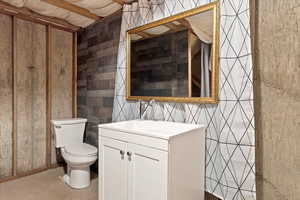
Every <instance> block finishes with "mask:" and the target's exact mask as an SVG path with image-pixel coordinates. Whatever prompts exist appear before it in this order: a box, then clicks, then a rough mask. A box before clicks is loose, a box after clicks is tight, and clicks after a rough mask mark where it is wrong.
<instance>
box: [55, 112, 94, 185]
mask: <svg viewBox="0 0 300 200" xmlns="http://www.w3.org/2000/svg"><path fill="white" fill-rule="evenodd" d="M51 122H52V124H53V126H54V136H55V146H56V148H60V151H61V154H62V157H63V158H64V160H65V161H66V163H67V165H68V170H67V174H65V175H64V177H63V180H64V181H65V183H67V184H68V185H69V186H70V187H72V188H75V189H82V188H86V187H88V186H89V185H90V166H91V165H92V164H93V163H95V161H96V160H97V153H98V150H97V148H96V147H94V146H92V145H89V144H86V143H83V134H84V130H85V124H86V122H87V120H86V119H81V118H76V119H64V120H52V121H51Z"/></svg>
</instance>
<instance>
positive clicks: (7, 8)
mask: <svg viewBox="0 0 300 200" xmlns="http://www.w3.org/2000/svg"><path fill="white" fill-rule="evenodd" d="M1 11H2V12H3V13H5V14H8V15H13V16H17V17H20V18H24V19H28V20H31V21H35V22H38V23H41V24H51V25H54V26H56V27H60V28H63V29H67V30H70V31H77V30H79V29H80V27H78V26H75V25H73V24H70V23H69V22H67V21H66V20H63V19H59V18H56V17H48V16H45V15H41V14H39V13H36V12H34V11H32V10H30V9H28V8H25V7H21V8H19V7H16V6H12V5H10V4H9V3H6V2H3V1H1V0H0V12H1Z"/></svg>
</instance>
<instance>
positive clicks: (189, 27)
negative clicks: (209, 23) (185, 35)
mask: <svg viewBox="0 0 300 200" xmlns="http://www.w3.org/2000/svg"><path fill="white" fill-rule="evenodd" d="M177 21H178V22H179V23H180V24H181V25H182V26H185V27H186V28H187V29H190V30H193V29H192V26H191V24H190V22H189V21H188V20H186V19H184V18H182V19H178V20H177Z"/></svg>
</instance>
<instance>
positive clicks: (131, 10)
mask: <svg viewBox="0 0 300 200" xmlns="http://www.w3.org/2000/svg"><path fill="white" fill-rule="evenodd" d="M209 2H211V0H150V1H148V0H139V2H137V3H133V4H132V5H125V6H124V9H123V19H122V27H121V35H120V44H119V55H118V67H117V73H116V82H115V84H116V87H115V88H116V89H115V99H114V111H113V121H122V120H131V119H137V118H138V117H139V105H138V103H137V102H128V101H126V98H125V73H126V56H125V55H126V48H125V44H126V42H125V32H126V30H128V29H130V28H133V27H136V26H138V25H142V24H145V23H147V22H150V21H153V20H157V19H160V18H162V17H167V16H171V15H174V14H176V13H179V12H182V11H185V10H188V9H191V8H194V7H198V6H200V5H204V4H207V3H209ZM220 12H221V19H220V25H221V26H220V74H219V100H220V101H219V104H217V105H209V104H183V103H156V105H155V106H154V107H153V110H152V111H151V112H153V113H152V114H151V116H154V118H155V119H159V120H167V121H177V122H186V123H201V124H205V125H206V126H207V129H206V163H205V165H206V190H207V191H208V192H211V193H214V194H215V195H217V196H219V197H220V198H222V199H229V200H255V199H256V192H255V126H254V111H253V110H254V109H253V78H252V73H253V66H252V57H251V44H250V42H251V39H250V17H249V0H220ZM149 116H150V115H149Z"/></svg>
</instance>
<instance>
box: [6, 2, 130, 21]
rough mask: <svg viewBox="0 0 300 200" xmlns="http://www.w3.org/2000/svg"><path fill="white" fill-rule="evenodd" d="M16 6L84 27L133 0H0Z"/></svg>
mask: <svg viewBox="0 0 300 200" xmlns="http://www.w3.org/2000/svg"><path fill="white" fill-rule="evenodd" d="M1 1H2V2H5V3H8V4H10V5H12V6H15V7H18V8H27V9H30V10H31V11H33V12H35V13H38V14H41V15H44V16H48V17H54V18H58V19H63V20H65V21H67V22H69V23H70V24H72V25H75V26H79V27H86V26H88V25H90V24H92V23H94V22H95V21H97V20H101V19H103V18H104V17H106V16H109V15H111V14H113V13H115V12H117V11H119V10H120V9H122V6H123V4H125V3H131V2H132V1H133V0H1ZM1 1H0V2H1Z"/></svg>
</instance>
